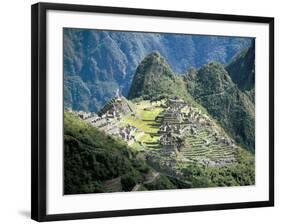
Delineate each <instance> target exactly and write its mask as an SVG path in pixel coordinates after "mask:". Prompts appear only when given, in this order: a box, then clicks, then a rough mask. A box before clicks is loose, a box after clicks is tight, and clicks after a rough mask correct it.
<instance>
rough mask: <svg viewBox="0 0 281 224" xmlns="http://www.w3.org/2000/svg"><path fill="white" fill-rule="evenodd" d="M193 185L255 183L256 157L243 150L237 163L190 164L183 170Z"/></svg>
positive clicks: (241, 184) (244, 184)
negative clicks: (222, 164) (215, 165)
mask: <svg viewBox="0 0 281 224" xmlns="http://www.w3.org/2000/svg"><path fill="white" fill-rule="evenodd" d="M183 173H184V176H185V177H186V178H187V180H188V181H190V183H191V184H192V187H214V186H246V185H253V184H255V161H254V157H253V156H252V155H251V154H250V153H248V152H245V151H243V150H239V153H238V154H237V163H235V164H232V165H228V166H222V167H206V166H202V165H200V164H195V163H194V164H190V165H189V166H188V167H186V168H185V169H184V170H183Z"/></svg>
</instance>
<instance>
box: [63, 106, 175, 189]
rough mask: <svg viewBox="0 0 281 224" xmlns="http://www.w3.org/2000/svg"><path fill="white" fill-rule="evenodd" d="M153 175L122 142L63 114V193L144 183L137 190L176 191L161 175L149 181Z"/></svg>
mask: <svg viewBox="0 0 281 224" xmlns="http://www.w3.org/2000/svg"><path fill="white" fill-rule="evenodd" d="M152 172H153V171H152V170H151V168H150V167H149V166H148V165H147V164H146V162H145V160H144V159H143V158H142V156H141V155H140V154H139V153H138V152H136V151H132V150H131V149H130V148H129V147H128V145H127V144H126V143H125V142H123V141H121V140H119V139H116V138H114V137H112V136H110V135H107V134H105V133H104V132H103V131H101V130H99V129H97V128H95V127H93V126H92V125H90V124H88V123H86V122H85V121H82V120H81V119H79V118H78V117H76V116H74V115H73V114H71V113H69V112H66V111H65V113H64V193H65V194H83V193H103V192H112V191H113V192H114V191H131V190H132V189H133V187H135V186H136V185H137V184H138V183H143V182H144V186H143V187H142V188H141V189H139V190H147V189H150V188H153V187H154V188H156V189H173V188H176V186H175V185H174V184H173V183H172V182H171V181H170V180H169V179H168V178H167V177H165V176H163V175H159V177H158V178H157V179H155V180H153V181H150V179H151V175H153V173H152ZM147 180H149V181H147ZM148 183H149V184H148ZM152 183H153V184H152Z"/></svg>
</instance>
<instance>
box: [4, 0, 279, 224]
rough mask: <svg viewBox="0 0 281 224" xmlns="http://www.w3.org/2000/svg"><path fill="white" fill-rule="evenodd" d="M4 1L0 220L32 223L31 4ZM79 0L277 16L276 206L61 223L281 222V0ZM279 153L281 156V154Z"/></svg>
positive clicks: (89, 2)
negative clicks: (280, 98)
mask: <svg viewBox="0 0 281 224" xmlns="http://www.w3.org/2000/svg"><path fill="white" fill-rule="evenodd" d="M34 2H35V1H22V0H18V1H15V0H14V1H5V2H4V1H3V2H2V5H1V13H0V16H1V19H0V23H1V26H0V27H1V34H0V39H1V40H0V44H1V45H0V52H1V58H0V59H1V60H0V61H1V64H0V68H1V70H0V71H1V74H0V85H1V86H0V102H1V110H0V140H1V141H0V142H1V144H0V146H1V149H0V150H1V156H0V172H1V175H0V177H1V183H0V223H33V221H31V220H30V219H29V215H30V4H31V3H34ZM60 2H69V3H79V4H83V3H84V4H96V5H108V6H110V5H112V6H124V7H141V8H155V9H170V10H186V11H197V12H213V13H228V14H245V15H247V14H248V15H261V16H274V17H275V18H276V20H275V23H276V26H275V28H276V30H275V31H276V36H275V44H276V45H275V51H276V54H275V56H276V60H275V62H276V67H275V74H276V78H275V86H276V92H275V98H276V110H275V113H276V117H275V123H276V128H275V131H276V135H275V138H276V142H275V143H276V144H275V149H276V154H275V158H276V167H275V168H276V169H275V170H276V175H275V178H276V207H275V208H258V209H239V210H229V211H212V212H197V213H185V214H169V215H153V216H151V215H150V216H137V217H122V218H107V219H98V220H84V221H80V220H79V221H69V222H60V223H82V224H83V223H122V224H123V223H124V224H126V223H171V222H172V223H176V222H178V223H187V222H189V223H209V224H210V223H216V224H219V223H228V224H231V223H269V222H270V223H279V222H280V221H279V222H278V221H277V220H278V218H279V220H280V212H281V207H280V194H279V192H280V191H279V189H278V187H279V188H280V174H281V172H280V169H281V167H280V162H281V161H280V156H281V154H280V152H279V148H280V146H281V145H280V140H279V137H280V127H281V126H280V125H281V124H280V116H278V114H280V113H281V111H280V110H281V107H280V104H279V99H278V98H279V97H280V96H281V95H280V94H281V92H280V87H281V86H280V81H281V80H280V78H279V77H278V74H279V73H280V65H279V64H277V62H278V61H279V60H280V57H279V56H280V46H279V40H278V38H279V39H280V24H279V21H280V19H281V17H280V16H278V14H280V6H278V4H277V3H278V1H269V0H268V1H264V0H263V1H258V0H256V1H250V0H248V1H246V0H235V1H219V0H212V1H208V0H205V1H203V0H193V1H188V0H183V1H180V0H173V1H167V2H164V0H162V1H159V0H154V1H151V0H139V1H137V0H122V1H117V0H95V1H94V0H92V1H89V0H88V1H86V0H83V1H82V0H80V1H77V0H76V1H73V0H72V1H70V0H68V1H63V0H61V1H60ZM277 158H278V159H277Z"/></svg>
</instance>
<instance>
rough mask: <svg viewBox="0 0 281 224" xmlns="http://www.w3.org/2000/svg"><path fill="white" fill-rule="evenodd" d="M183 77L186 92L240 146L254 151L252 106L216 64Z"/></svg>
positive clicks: (222, 67) (248, 99) (253, 114)
mask: <svg viewBox="0 0 281 224" xmlns="http://www.w3.org/2000/svg"><path fill="white" fill-rule="evenodd" d="M191 72H193V75H187V80H188V81H187V82H188V91H189V92H190V93H191V95H192V96H193V97H194V100H196V101H197V102H198V103H200V104H201V105H202V106H204V107H205V108H206V110H207V111H208V113H209V114H210V115H212V116H213V117H214V118H215V119H216V120H218V121H219V122H220V124H221V125H222V127H223V128H224V129H225V130H226V131H227V132H228V133H229V134H230V135H231V136H232V138H234V139H235V140H236V141H237V142H238V143H239V144H240V145H242V146H243V147H245V148H247V149H249V150H250V151H252V152H254V149H255V106H254V104H253V103H252V101H251V99H250V98H249V97H248V95H247V94H245V93H244V92H242V91H241V90H239V88H238V87H237V85H236V84H234V83H233V82H232V80H231V78H230V77H229V75H228V72H227V71H226V70H225V69H224V66H223V65H221V64H219V63H209V64H207V65H204V66H203V67H202V68H200V69H199V70H198V71H196V72H195V73H194V70H193V71H191Z"/></svg>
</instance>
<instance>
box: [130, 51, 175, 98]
mask: <svg viewBox="0 0 281 224" xmlns="http://www.w3.org/2000/svg"><path fill="white" fill-rule="evenodd" d="M175 79H176V77H175V74H174V72H173V71H172V69H171V68H170V66H169V65H168V63H167V62H166V60H165V59H164V58H163V57H162V56H161V55H160V53H159V52H157V51H156V52H152V53H150V54H148V55H147V56H146V57H145V58H144V59H143V60H142V61H141V63H140V64H139V66H138V67H137V70H136V72H135V75H134V78H133V81H132V85H131V88H130V91H129V94H128V98H130V99H132V98H138V97H141V96H142V97H144V98H147V99H151V98H152V97H155V96H159V95H161V94H165V93H167V91H168V93H169V87H171V86H172V85H173V83H174V81H175Z"/></svg>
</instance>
